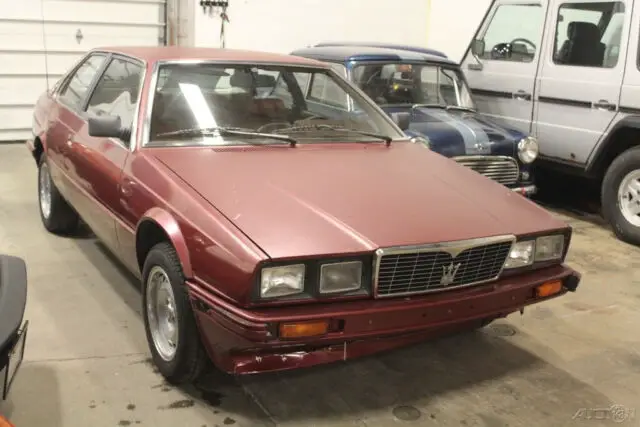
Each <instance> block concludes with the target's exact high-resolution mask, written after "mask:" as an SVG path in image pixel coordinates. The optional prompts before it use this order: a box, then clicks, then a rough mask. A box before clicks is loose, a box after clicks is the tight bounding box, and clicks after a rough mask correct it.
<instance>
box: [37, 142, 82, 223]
mask: <svg viewBox="0 0 640 427" xmlns="http://www.w3.org/2000/svg"><path fill="white" fill-rule="evenodd" d="M38 205H39V207H40V218H41V219H42V224H43V225H44V227H45V228H46V229H47V230H48V231H49V232H51V233H56V234H71V233H73V232H74V231H75V230H76V229H77V228H78V223H79V221H80V218H79V217H78V214H77V213H76V211H74V210H73V208H72V207H71V206H69V204H68V203H67V201H66V200H65V199H64V198H63V197H62V195H61V194H60V192H59V191H58V189H57V188H56V186H55V184H54V183H53V181H52V179H51V172H50V170H49V164H48V163H47V158H46V155H44V154H43V155H42V157H41V158H40V163H39V166H38Z"/></svg>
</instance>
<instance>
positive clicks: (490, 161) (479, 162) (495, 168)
mask: <svg viewBox="0 0 640 427" xmlns="http://www.w3.org/2000/svg"><path fill="white" fill-rule="evenodd" d="M454 160H455V161H456V162H458V163H460V164H461V165H464V166H466V167H468V168H470V169H473V170H474V171H476V172H478V173H479V174H482V175H484V176H486V177H487V178H491V179H493V180H494V181H498V182H499V183H500V184H503V185H512V184H515V183H516V182H518V174H519V173H520V170H519V169H520V168H519V167H518V162H517V161H516V159H514V158H513V157H508V156H464V157H456V158H454Z"/></svg>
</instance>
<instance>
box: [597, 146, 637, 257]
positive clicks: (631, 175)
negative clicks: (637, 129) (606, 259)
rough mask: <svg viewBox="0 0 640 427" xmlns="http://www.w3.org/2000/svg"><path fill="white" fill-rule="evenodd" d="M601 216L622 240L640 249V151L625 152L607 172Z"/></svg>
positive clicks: (630, 150) (603, 185)
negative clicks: (638, 246)
mask: <svg viewBox="0 0 640 427" xmlns="http://www.w3.org/2000/svg"><path fill="white" fill-rule="evenodd" d="M602 213H603V215H604V218H605V219H606V220H607V222H608V223H609V224H611V227H612V228H613V232H614V233H615V234H616V236H618V238H619V239H620V240H622V241H624V242H627V243H631V244H634V245H640V147H633V148H630V149H628V150H626V151H625V152H623V153H622V154H620V155H619V156H618V157H616V158H615V159H614V161H613V162H612V163H611V166H609V169H607V172H606V174H605V176H604V180H603V181H602Z"/></svg>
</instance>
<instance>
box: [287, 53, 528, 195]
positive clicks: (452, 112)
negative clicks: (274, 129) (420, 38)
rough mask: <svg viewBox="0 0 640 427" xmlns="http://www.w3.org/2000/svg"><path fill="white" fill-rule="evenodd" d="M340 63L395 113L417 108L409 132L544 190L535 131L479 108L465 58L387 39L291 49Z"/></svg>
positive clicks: (339, 68)
mask: <svg viewBox="0 0 640 427" xmlns="http://www.w3.org/2000/svg"><path fill="white" fill-rule="evenodd" d="M291 54H292V55H297V56H302V57H306V58H312V59H316V60H320V61H324V62H328V63H329V64H331V65H332V67H333V68H334V70H335V71H336V72H338V73H339V74H340V75H342V76H343V77H345V78H347V79H348V80H350V81H351V82H352V83H354V84H355V85H357V86H358V87H359V88H360V89H361V90H362V91H364V92H365V93H366V94H367V95H368V96H369V97H370V98H371V99H373V100H374V101H375V102H376V103H377V104H378V105H379V106H380V107H381V108H382V109H383V110H384V111H385V112H386V113H387V114H389V115H392V114H393V113H397V112H409V113H410V115H411V116H410V124H409V127H408V129H407V130H405V133H406V134H407V135H410V136H415V137H420V136H421V137H423V138H424V139H425V140H426V141H425V142H428V143H429V146H430V147H431V149H432V150H433V151H435V152H437V153H440V154H442V155H444V156H446V157H450V158H452V159H454V160H455V161H457V162H459V163H461V164H464V165H465V166H468V167H470V168H472V169H473V170H475V171H477V172H479V173H481V174H483V175H485V176H487V177H489V178H492V179H494V180H495V181H497V182H500V183H501V184H504V185H505V186H507V187H509V188H511V189H512V190H514V191H517V192H519V193H521V194H523V195H526V196H530V195H532V194H534V193H535V192H536V186H535V183H534V179H533V173H532V172H533V171H532V163H533V162H534V161H535V159H536V158H537V156H538V142H537V140H536V139H535V137H533V136H529V135H526V134H523V133H521V132H519V131H517V130H515V129H509V128H506V127H504V126H503V125H501V124H498V123H496V122H495V121H493V120H490V119H488V118H487V117H486V116H483V115H481V114H480V113H478V112H477V110H476V108H475V103H474V101H473V96H472V93H471V90H470V89H469V86H468V84H467V81H466V79H465V77H464V74H463V72H462V71H461V69H460V66H459V64H457V63H455V62H453V61H452V60H450V59H449V58H447V56H446V55H445V54H444V53H442V52H439V51H436V50H432V49H427V48H419V47H412V46H403V45H392V44H380V43H337V42H335V43H321V44H317V45H315V46H313V47H308V48H304V49H299V50H296V51H293V52H291Z"/></svg>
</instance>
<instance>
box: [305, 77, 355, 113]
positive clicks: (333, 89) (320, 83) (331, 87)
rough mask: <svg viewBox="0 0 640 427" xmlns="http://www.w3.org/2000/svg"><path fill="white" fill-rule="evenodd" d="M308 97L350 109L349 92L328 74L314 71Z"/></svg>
mask: <svg viewBox="0 0 640 427" xmlns="http://www.w3.org/2000/svg"><path fill="white" fill-rule="evenodd" d="M308 99H309V100H310V101H314V102H318V103H321V104H326V105H330V106H332V107H337V108H341V109H344V110H347V109H348V104H347V93H346V92H345V91H344V90H343V89H341V88H340V86H338V84H337V83H336V82H335V81H334V80H333V79H332V78H331V77H329V76H328V75H327V74H321V73H314V75H313V80H312V81H311V89H310V92H309V96H308Z"/></svg>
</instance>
